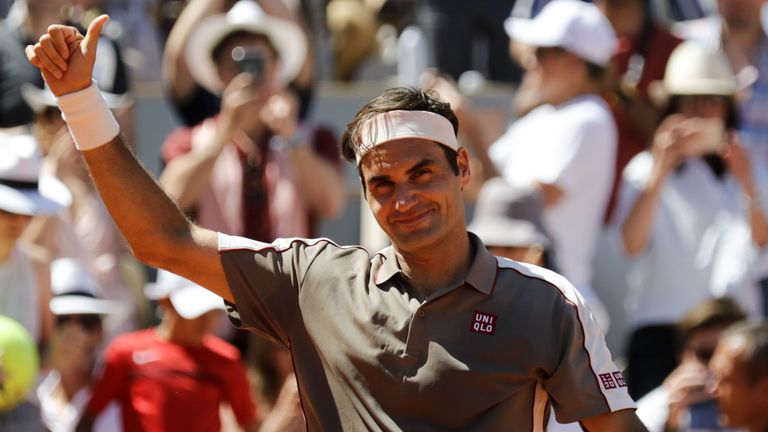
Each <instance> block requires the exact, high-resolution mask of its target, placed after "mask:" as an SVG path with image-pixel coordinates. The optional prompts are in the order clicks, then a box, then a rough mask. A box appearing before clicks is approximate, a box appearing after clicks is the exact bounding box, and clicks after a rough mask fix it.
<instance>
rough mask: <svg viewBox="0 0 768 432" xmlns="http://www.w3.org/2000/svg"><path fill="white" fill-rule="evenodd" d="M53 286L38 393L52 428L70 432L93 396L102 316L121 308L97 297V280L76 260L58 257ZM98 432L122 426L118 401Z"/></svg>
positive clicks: (102, 419) (96, 427)
mask: <svg viewBox="0 0 768 432" xmlns="http://www.w3.org/2000/svg"><path fill="white" fill-rule="evenodd" d="M51 287H52V290H53V293H54V296H53V298H52V299H51V301H50V303H49V305H50V310H51V312H52V313H53V315H54V317H55V321H56V323H55V328H54V332H53V336H52V338H51V344H50V348H49V350H48V353H47V355H46V358H45V359H44V363H43V368H44V374H43V376H42V379H41V380H40V384H39V385H38V386H37V390H36V394H37V399H38V401H39V403H40V410H41V412H42V417H43V421H44V422H45V426H46V427H47V428H48V430H49V431H51V432H71V431H74V430H75V425H76V424H77V421H78V419H79V418H80V416H81V415H82V413H83V409H84V408H85V404H86V402H88V399H89V398H90V394H91V382H92V379H93V375H94V370H95V368H96V360H97V357H98V355H99V351H100V348H101V342H102V339H103V337H104V331H103V330H102V323H101V320H102V317H103V316H104V315H107V314H109V313H112V312H115V311H117V310H118V306H117V304H115V303H113V302H110V301H108V300H102V299H99V298H98V296H97V294H96V293H97V292H98V291H99V287H98V286H97V285H96V282H95V281H94V280H93V279H92V278H91V276H90V274H88V272H87V270H86V269H85V267H84V266H83V265H82V264H80V263H78V262H77V261H76V260H74V259H72V258H61V259H57V260H55V261H54V262H53V263H52V264H51ZM46 370H47V371H46ZM94 430H95V431H98V432H101V431H103V432H112V431H119V430H121V422H120V411H119V408H118V407H117V405H115V404H113V405H110V407H109V408H108V411H107V412H105V414H104V415H101V416H99V419H98V421H97V422H96V424H95V425H94Z"/></svg>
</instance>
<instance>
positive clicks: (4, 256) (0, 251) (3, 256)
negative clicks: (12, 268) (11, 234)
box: [0, 240, 16, 264]
mask: <svg viewBox="0 0 768 432" xmlns="http://www.w3.org/2000/svg"><path fill="white" fill-rule="evenodd" d="M15 244H16V243H15V242H7V241H2V240H0V264H2V263H4V262H6V261H8V259H9V258H10V257H11V254H12V253H13V247H14V245H15Z"/></svg>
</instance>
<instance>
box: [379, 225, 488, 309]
mask: <svg viewBox="0 0 768 432" xmlns="http://www.w3.org/2000/svg"><path fill="white" fill-rule="evenodd" d="M467 234H468V235H469V241H470V242H471V243H472V244H473V245H474V246H475V256H474V258H473V259H472V264H471V265H470V266H469V271H468V272H467V275H466V276H465V277H464V282H466V283H467V284H469V285H470V286H472V288H474V289H476V290H478V291H480V292H481V293H483V294H490V293H491V292H492V291H493V286H494V282H495V281H496V257H495V256H493V254H491V253H490V252H488V249H486V248H485V245H484V244H483V242H482V241H480V239H479V238H478V237H477V236H476V235H475V234H473V233H471V232H469V233H467ZM378 255H381V256H382V262H381V267H379V270H378V272H377V273H376V275H375V277H374V283H375V284H376V285H381V284H383V283H384V282H386V281H388V280H390V279H392V278H393V277H394V276H395V275H397V274H400V273H402V272H403V270H402V269H401V268H400V264H398V263H397V254H396V252H395V248H394V247H393V246H390V247H387V248H385V249H382V250H381V251H379V253H378Z"/></svg>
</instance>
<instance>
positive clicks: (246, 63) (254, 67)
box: [232, 46, 265, 80]
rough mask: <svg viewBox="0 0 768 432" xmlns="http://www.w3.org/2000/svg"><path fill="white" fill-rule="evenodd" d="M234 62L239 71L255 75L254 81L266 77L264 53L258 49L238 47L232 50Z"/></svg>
mask: <svg viewBox="0 0 768 432" xmlns="http://www.w3.org/2000/svg"><path fill="white" fill-rule="evenodd" d="M232 60H234V62H235V66H236V67H237V69H238V71H240V72H241V73H242V72H246V73H249V74H251V75H253V77H254V79H257V80H258V79H260V78H261V77H262V76H263V75H264V64H265V58H264V53H263V52H262V51H261V50H258V49H248V48H245V47H241V46H237V47H234V48H233V49H232Z"/></svg>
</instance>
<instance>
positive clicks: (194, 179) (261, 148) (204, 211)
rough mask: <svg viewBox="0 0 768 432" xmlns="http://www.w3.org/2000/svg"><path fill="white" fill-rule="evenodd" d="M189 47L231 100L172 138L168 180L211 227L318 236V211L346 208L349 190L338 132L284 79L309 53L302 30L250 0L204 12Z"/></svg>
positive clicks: (259, 235)
mask: <svg viewBox="0 0 768 432" xmlns="http://www.w3.org/2000/svg"><path fill="white" fill-rule="evenodd" d="M188 47H189V49H188V52H187V61H188V62H189V65H190V72H192V73H193V75H194V76H195V77H196V80H197V81H198V82H200V83H201V84H203V85H205V86H206V87H208V88H209V89H210V90H212V91H217V92H220V91H222V89H223V92H224V93H223V101H224V105H223V109H222V113H221V115H220V116H218V117H216V118H210V119H208V120H206V121H205V122H204V123H203V124H201V125H199V126H196V127H194V128H183V129H180V130H177V131H175V132H173V133H172V134H171V135H170V136H169V137H168V139H167V140H166V142H165V144H164V145H163V155H164V157H165V160H166V161H167V162H168V166H167V167H166V169H165V171H163V173H162V175H161V177H160V183H161V185H162V186H163V188H164V189H165V190H166V192H168V193H169V194H170V195H171V196H172V197H174V198H175V199H176V201H177V202H178V204H179V206H180V207H181V208H182V209H183V210H185V211H188V212H192V213H193V214H194V216H195V218H196V219H197V220H198V221H199V222H200V224H201V225H203V226H205V227H208V228H212V229H220V230H223V231H226V232H232V233H239V234H241V235H245V236H246V237H249V238H253V239H259V240H271V239H273V238H276V237H281V236H282V237H293V236H306V235H312V234H313V231H314V224H315V218H316V217H329V216H334V215H336V214H338V212H339V211H340V210H341V207H342V206H343V204H344V198H345V195H344V183H343V179H342V176H341V173H340V167H339V163H340V158H339V156H338V148H337V145H336V142H335V139H334V138H333V137H332V134H330V132H329V131H327V130H324V129H318V128H314V127H311V126H309V125H306V124H304V125H301V124H299V121H298V111H297V109H298V104H297V101H296V98H295V97H294V96H293V95H292V93H291V92H290V91H289V90H288V89H286V88H285V87H284V83H286V82H287V81H289V80H290V79H291V78H292V77H293V76H294V75H295V73H296V72H297V71H298V68H299V67H300V66H301V63H302V62H303V59H304V55H305V53H306V43H305V41H304V37H303V34H302V33H301V30H300V29H299V28H298V27H296V26H295V25H293V24H291V23H289V22H286V21H282V20H279V19H276V18H271V17H269V16H267V15H265V14H264V13H263V11H262V10H261V9H260V8H259V6H258V5H257V4H256V3H254V2H250V1H241V2H238V3H237V4H236V5H235V6H234V7H233V8H232V9H231V10H230V12H228V13H227V14H226V15H214V16H211V17H208V18H206V19H205V20H203V21H201V22H200V24H199V27H198V29H197V31H195V32H194V34H193V37H192V39H190V41H189V45H188ZM233 55H234V57H233ZM238 56H245V57H243V58H241V57H238ZM253 68H256V69H253Z"/></svg>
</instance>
